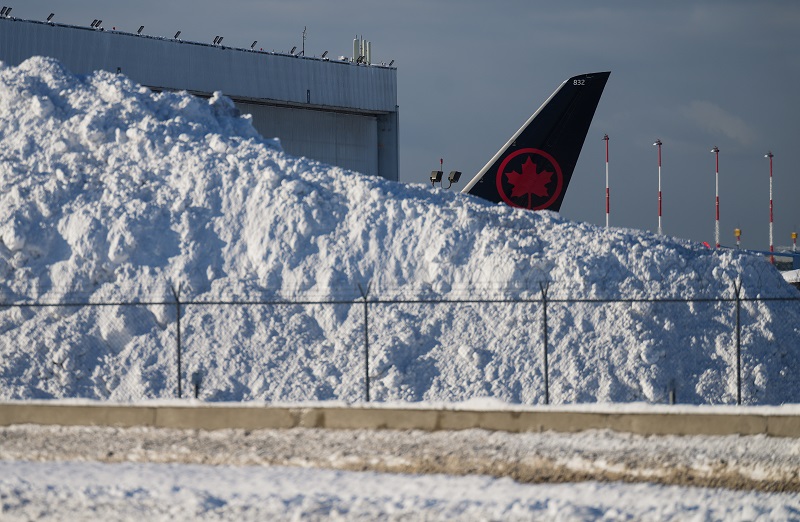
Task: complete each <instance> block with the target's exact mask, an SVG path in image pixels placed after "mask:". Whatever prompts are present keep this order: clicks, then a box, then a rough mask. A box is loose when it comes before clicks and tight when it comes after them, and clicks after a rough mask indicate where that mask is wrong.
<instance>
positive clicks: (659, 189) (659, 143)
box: [653, 140, 662, 235]
mask: <svg viewBox="0 0 800 522" xmlns="http://www.w3.org/2000/svg"><path fill="white" fill-rule="evenodd" d="M653 145H655V146H657V147H658V233H659V235H661V234H662V231H661V140H656V142H655V143H653Z"/></svg>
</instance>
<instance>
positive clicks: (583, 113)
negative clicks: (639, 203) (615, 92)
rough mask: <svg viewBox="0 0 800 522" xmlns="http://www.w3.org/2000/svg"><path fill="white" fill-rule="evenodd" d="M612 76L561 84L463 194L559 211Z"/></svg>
mask: <svg viewBox="0 0 800 522" xmlns="http://www.w3.org/2000/svg"><path fill="white" fill-rule="evenodd" d="M610 74H611V73H610V72H600V73H592V74H582V75H580V76H574V77H572V78H570V79H569V80H567V81H565V82H564V83H562V84H561V86H559V88H558V89H556V92H554V93H553V94H552V95H551V96H550V98H548V99H547V101H545V102H544V104H543V105H542V106H541V107H539V109H538V110H537V111H536V112H535V113H533V115H532V116H531V117H530V118H529V119H528V121H526V122H525V124H524V125H523V126H522V128H521V129H519V130H518V131H517V132H516V134H514V135H513V136H512V137H511V139H510V140H508V143H506V144H505V145H504V146H503V148H501V149H500V150H499V151H498V152H497V154H495V155H494V157H493V158H492V159H490V160H489V162H488V163H487V164H486V166H485V167H483V169H481V171H480V172H479V173H478V174H477V175H476V176H475V177H474V178H472V180H471V181H470V182H469V183H468V184H467V186H466V187H464V189H463V190H462V191H461V192H463V193H468V194H473V195H475V196H479V197H482V198H484V199H488V200H489V201H494V202H498V203H499V202H501V201H503V202H505V203H507V204H509V205H511V206H513V207H521V208H527V209H532V210H544V209H546V210H554V211H556V212H557V211H558V210H559V209H560V208H561V203H562V201H563V200H564V194H565V193H566V192H567V186H568V185H569V180H570V178H571V177H572V171H573V170H575V165H576V164H577V163H578V156H579V155H580V152H581V148H582V147H583V142H584V140H585V139H586V133H587V132H588V131H589V125H590V124H591V122H592V117H594V111H595V109H596V108H597V103H598V102H599V101H600V95H601V94H603V88H604V87H605V85H606V82H607V81H608V76H609V75H610Z"/></svg>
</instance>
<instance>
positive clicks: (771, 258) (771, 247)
mask: <svg viewBox="0 0 800 522" xmlns="http://www.w3.org/2000/svg"><path fill="white" fill-rule="evenodd" d="M773 156H774V154H772V151H769V152H767V153H766V154H765V155H764V157H765V158H769V253H770V255H769V262H770V263H772V264H773V265H774V264H775V256H773V255H772V253H773V252H775V244H774V243H773V241H772V158H773Z"/></svg>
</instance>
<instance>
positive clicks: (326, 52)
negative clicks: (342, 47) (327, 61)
mask: <svg viewBox="0 0 800 522" xmlns="http://www.w3.org/2000/svg"><path fill="white" fill-rule="evenodd" d="M326 56H328V51H325V52H324V53H322V58H323V59H324V58H325V57H326Z"/></svg>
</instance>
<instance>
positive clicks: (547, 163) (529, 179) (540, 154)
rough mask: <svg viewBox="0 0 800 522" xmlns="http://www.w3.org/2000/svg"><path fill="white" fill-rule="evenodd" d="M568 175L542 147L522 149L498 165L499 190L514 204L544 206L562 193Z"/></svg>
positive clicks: (515, 205) (535, 207)
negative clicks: (565, 174)
mask: <svg viewBox="0 0 800 522" xmlns="http://www.w3.org/2000/svg"><path fill="white" fill-rule="evenodd" d="M563 186H564V176H563V175H562V174H561V167H560V166H559V165H558V162H557V161H556V159H555V158H554V157H553V156H551V155H550V154H548V153H546V152H544V151H542V150H539V149H519V150H517V151H514V152H513V153H512V154H509V155H508V156H506V158H505V159H504V160H503V162H502V163H500V168H499V169H497V192H498V193H499V194H500V198H501V199H502V200H503V201H505V202H506V203H508V204H509V205H511V206H512V207H521V208H527V209H530V210H542V209H545V208H548V207H550V205H552V204H553V203H555V201H556V200H557V199H558V196H560V195H561V191H562V189H563Z"/></svg>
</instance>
